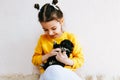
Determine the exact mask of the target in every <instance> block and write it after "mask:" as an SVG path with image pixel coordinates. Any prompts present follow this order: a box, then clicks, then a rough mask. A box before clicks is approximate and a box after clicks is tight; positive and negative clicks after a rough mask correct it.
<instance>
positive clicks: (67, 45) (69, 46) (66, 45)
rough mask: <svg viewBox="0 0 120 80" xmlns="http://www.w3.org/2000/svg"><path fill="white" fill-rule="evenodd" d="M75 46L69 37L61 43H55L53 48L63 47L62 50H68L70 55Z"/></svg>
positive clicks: (67, 52)
mask: <svg viewBox="0 0 120 80" xmlns="http://www.w3.org/2000/svg"><path fill="white" fill-rule="evenodd" d="M73 47H74V45H73V43H72V42H71V41H70V40H68V39H65V40H63V41H62V42H61V43H60V44H57V43H55V44H54V45H53V48H61V51H62V52H64V51H66V54H67V55H68V56H69V54H70V53H71V52H72V51H73Z"/></svg>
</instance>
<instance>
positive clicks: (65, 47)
mask: <svg viewBox="0 0 120 80" xmlns="http://www.w3.org/2000/svg"><path fill="white" fill-rule="evenodd" d="M73 47H74V46H73V43H72V42H71V41H70V40H68V39H65V40H63V41H62V42H61V43H60V44H57V43H54V45H53V48H54V49H55V48H61V52H64V51H66V54H67V56H68V57H69V56H70V53H72V51H73ZM50 65H61V66H63V67H64V66H65V64H64V63H61V62H59V61H57V60H56V56H52V57H50V58H48V60H47V62H46V63H45V64H43V65H42V67H43V68H44V69H46V68H47V67H48V66H50Z"/></svg>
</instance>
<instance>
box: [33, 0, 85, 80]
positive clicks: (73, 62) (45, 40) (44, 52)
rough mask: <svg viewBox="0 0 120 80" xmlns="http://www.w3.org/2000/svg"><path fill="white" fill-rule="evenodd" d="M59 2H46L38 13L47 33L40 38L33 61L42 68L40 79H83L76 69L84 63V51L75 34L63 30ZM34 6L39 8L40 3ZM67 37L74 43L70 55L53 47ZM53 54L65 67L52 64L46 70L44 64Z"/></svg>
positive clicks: (55, 0) (54, 0)
mask: <svg viewBox="0 0 120 80" xmlns="http://www.w3.org/2000/svg"><path fill="white" fill-rule="evenodd" d="M57 3H58V1H57V0H53V2H52V4H50V3H46V4H45V5H43V6H42V8H41V9H40V11H39V13H38V19H39V22H40V24H41V26H42V28H43V30H44V32H45V33H44V34H42V35H41V36H40V38H39V40H38V43H37V46H36V48H35V51H34V54H33V56H32V63H33V64H34V65H35V66H38V67H39V69H40V73H41V76H40V80H82V79H81V78H80V77H78V75H77V74H76V73H75V72H74V71H75V70H76V69H77V68H79V67H81V66H82V65H83V63H84V57H83V52H82V49H81V47H80V45H79V43H78V41H77V40H76V37H75V35H74V34H72V33H69V32H66V31H64V30H63V28H62V26H63V23H64V18H63V12H62V11H61V10H60V8H59V7H58V6H57V5H56V4H57ZM34 7H35V8H36V9H38V10H39V5H38V4H35V6H34ZM65 39H68V40H70V41H71V42H72V43H73V45H74V48H73V52H72V53H71V55H70V57H68V56H67V55H66V52H61V49H60V48H56V49H53V43H54V42H56V43H58V44H59V43H60V42H61V41H63V40H65ZM51 56H56V59H57V60H58V61H59V62H61V63H64V64H65V67H62V66H59V65H52V66H49V67H48V68H47V69H46V70H44V69H43V67H42V64H44V63H45V62H47V59H48V58H49V57H51Z"/></svg>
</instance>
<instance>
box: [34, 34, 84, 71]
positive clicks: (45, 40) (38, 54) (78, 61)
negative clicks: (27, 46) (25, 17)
mask: <svg viewBox="0 0 120 80" xmlns="http://www.w3.org/2000/svg"><path fill="white" fill-rule="evenodd" d="M64 39H69V40H70V41H71V42H72V43H73V45H74V48H73V52H72V54H71V55H70V57H69V58H70V59H71V60H73V61H74V65H73V66H65V68H68V69H71V70H76V69H77V68H79V67H81V66H82V65H83V63H84V56H83V52H82V48H81V46H80V44H79V43H78V41H77V39H76V37H75V35H74V34H72V33H69V32H64V33H63V34H62V35H61V37H59V38H55V39H52V38H50V37H49V36H47V35H45V34H43V35H41V36H40V38H39V40H38V43H37V46H36V48H35V51H34V55H33V56H32V63H33V64H34V65H35V66H38V67H39V69H40V73H43V72H44V69H43V68H42V67H40V65H41V64H42V55H44V54H47V53H49V52H50V51H51V50H52V48H53V42H54V41H56V42H57V43H58V44H59V43H60V42H61V41H62V40H64Z"/></svg>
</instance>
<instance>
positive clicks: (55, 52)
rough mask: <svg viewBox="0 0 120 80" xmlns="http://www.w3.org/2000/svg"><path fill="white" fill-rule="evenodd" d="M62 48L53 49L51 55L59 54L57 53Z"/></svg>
mask: <svg viewBox="0 0 120 80" xmlns="http://www.w3.org/2000/svg"><path fill="white" fill-rule="evenodd" d="M60 50H61V49H60V48H56V49H52V51H51V52H50V53H49V57H51V56H55V55H57V53H59V52H60Z"/></svg>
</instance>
